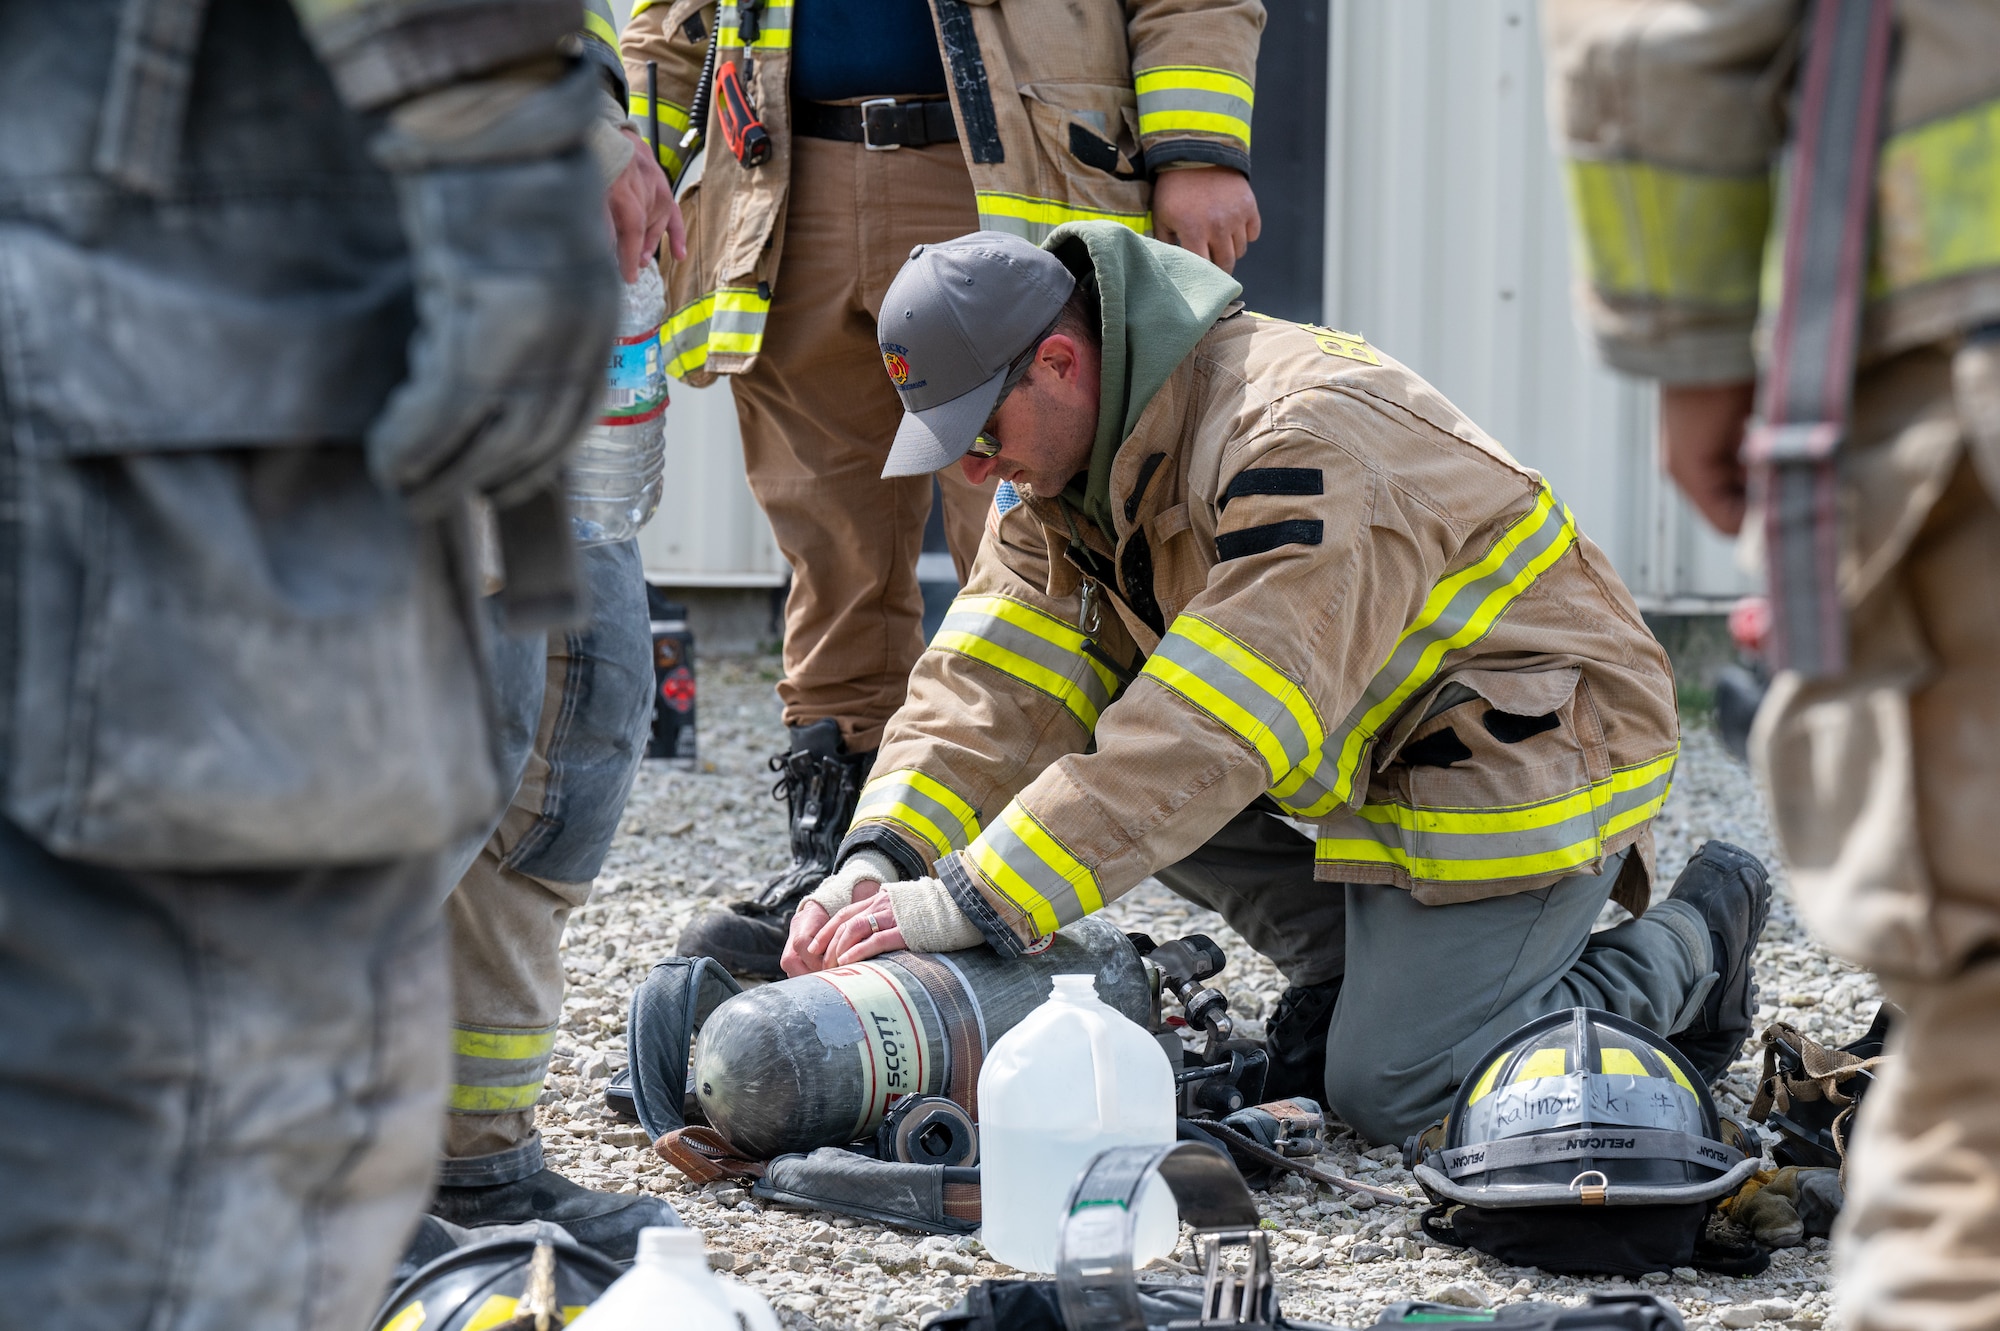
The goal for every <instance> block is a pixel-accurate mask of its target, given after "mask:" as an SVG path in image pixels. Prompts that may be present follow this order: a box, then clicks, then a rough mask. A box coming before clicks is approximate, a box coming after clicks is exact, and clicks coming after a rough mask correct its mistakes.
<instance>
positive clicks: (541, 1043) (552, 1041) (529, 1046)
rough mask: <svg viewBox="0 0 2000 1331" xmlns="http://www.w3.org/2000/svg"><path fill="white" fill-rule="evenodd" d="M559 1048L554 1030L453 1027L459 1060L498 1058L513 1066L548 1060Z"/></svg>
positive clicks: (453, 1048)
mask: <svg viewBox="0 0 2000 1331" xmlns="http://www.w3.org/2000/svg"><path fill="white" fill-rule="evenodd" d="M555 1047H556V1033H555V1030H554V1028H553V1027H552V1028H550V1029H549V1030H546V1031H485V1030H470V1029H467V1028H466V1027H464V1026H454V1027H453V1028H452V1032H451V1050H452V1052H453V1053H454V1054H457V1055H458V1056H459V1057H460V1058H498V1059H505V1060H506V1061H508V1062H510V1063H521V1062H526V1061H528V1060H530V1059H536V1058H546V1057H548V1055H549V1054H550V1053H551V1052H553V1051H554V1049H555Z"/></svg>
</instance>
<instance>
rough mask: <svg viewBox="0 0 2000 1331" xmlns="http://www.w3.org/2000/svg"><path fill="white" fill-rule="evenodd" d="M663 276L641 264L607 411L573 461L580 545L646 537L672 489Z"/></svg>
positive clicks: (614, 362) (617, 347)
mask: <svg viewBox="0 0 2000 1331" xmlns="http://www.w3.org/2000/svg"><path fill="white" fill-rule="evenodd" d="M666 312H667V301H666V291H665V289H664V288H663V287H662V286H661V283H660V270H659V269H658V268H656V267H654V266H653V265H652V264H650V263H648V264H641V265H640V267H639V278H638V280H637V281H635V282H633V283H631V284H630V285H629V286H627V287H626V288H625V300H624V305H623V307H622V309H621V310H620V312H619V315H618V341H617V342H616V343H615V344H614V345H613V346H612V348H611V363H610V366H609V368H608V369H607V370H606V373H605V391H604V406H603V410H602V414H600V415H599V416H598V418H597V422H596V423H595V424H594V425H592V426H591V427H590V428H589V429H588V430H586V431H585V432H584V435H583V438H582V439H580V440H578V441H577V444H576V447H575V448H573V449H571V450H570V456H569V504H570V514H571V520H572V522H573V523H574V524H575V527H576V539H577V541H578V543H579V544H582V545H603V544H606V543H608V542H611V541H623V540H629V539H630V538H632V537H634V536H637V535H638V534H639V528H641V527H643V526H645V525H646V519H648V518H650V517H652V516H653V510H654V509H656V508H658V507H659V506H660V493H661V490H662V489H663V488H664V486H665V483H666V466H667V457H666V442H665V434H664V427H665V424H666V422H665V420H664V419H663V417H664V416H665V414H666V410H667V365H666V357H665V349H664V348H663V347H662V346H661V345H660V323H661V321H662V320H664V319H665V318H666Z"/></svg>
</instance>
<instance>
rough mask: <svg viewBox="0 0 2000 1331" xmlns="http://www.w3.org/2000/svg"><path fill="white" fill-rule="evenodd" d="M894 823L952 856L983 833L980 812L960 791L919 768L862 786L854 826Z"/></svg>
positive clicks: (855, 810)
mask: <svg viewBox="0 0 2000 1331" xmlns="http://www.w3.org/2000/svg"><path fill="white" fill-rule="evenodd" d="M874 822H884V823H894V824H896V825H897V826H898V827H902V828H904V829H906V830H908V831H910V832H912V833H914V834H915V835H916V836H917V837H919V838H920V839H921V840H923V841H924V842H925V843H927V844H928V845H929V846H930V848H931V849H932V850H934V851H936V852H937V853H938V854H939V855H940V856H944V855H949V854H951V853H952V852H953V851H954V850H958V849H960V848H961V847H963V846H965V845H966V844H967V843H968V842H970V841H971V840H972V838H974V837H976V836H978V835H979V812H978V810H976V809H974V808H973V807H972V806H971V805H970V804H968V803H966V802H965V801H964V800H963V799H961V798H959V796H958V794H957V792H955V791H953V790H952V789H951V788H950V787H948V786H946V785H945V784H944V783H943V782H941V781H938V780H936V779H935V778H933V777H930V776H926V775H925V774H924V773H922V772H919V771H917V770H916V769H915V768H910V767H905V768H899V769H898V770H896V771H893V772H885V773H883V774H882V775H881V776H878V777H876V778H875V779H874V780H872V781H870V782H869V783H868V784H867V785H866V786H863V787H862V788H861V798H860V799H859V800H858V801H856V803H855V808H854V821H853V823H852V824H850V828H852V827H859V826H861V825H862V824H863V823H874Z"/></svg>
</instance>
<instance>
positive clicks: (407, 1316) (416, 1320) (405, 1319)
mask: <svg viewBox="0 0 2000 1331" xmlns="http://www.w3.org/2000/svg"><path fill="white" fill-rule="evenodd" d="M426 1320H427V1315H426V1314H425V1312H424V1301H423V1300H422V1299H416V1300H414V1301H412V1302H410V1303H406V1304H404V1305H403V1309H402V1311H401V1312H399V1313H397V1314H396V1315H395V1316H394V1317H391V1318H390V1319H389V1320H388V1321H387V1322H385V1323H383V1325H382V1331H417V1328H418V1327H420V1326H422V1325H423V1324H424V1322H425V1321H426Z"/></svg>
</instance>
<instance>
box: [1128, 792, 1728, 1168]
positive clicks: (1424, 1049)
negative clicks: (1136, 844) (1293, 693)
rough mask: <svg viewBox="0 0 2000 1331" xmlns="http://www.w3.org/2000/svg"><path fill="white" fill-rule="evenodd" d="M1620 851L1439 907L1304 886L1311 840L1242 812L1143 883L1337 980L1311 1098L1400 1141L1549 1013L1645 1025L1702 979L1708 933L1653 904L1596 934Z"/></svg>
mask: <svg viewBox="0 0 2000 1331" xmlns="http://www.w3.org/2000/svg"><path fill="white" fill-rule="evenodd" d="M1622 860H1623V857H1622V856H1620V857H1618V858H1616V859H1614V860H1613V861H1612V862H1611V864H1610V866H1609V867H1608V868H1607V869H1606V871H1605V872H1603V873H1602V874H1598V875H1596V876H1593V877H1581V876H1580V877H1575V878H1565V879H1563V880H1561V881H1560V882H1558V883H1555V884H1554V885H1553V886H1550V887H1545V888H1542V889H1540V890H1539V891H1535V892H1518V893H1515V894H1513V895H1511V896H1504V897H1489V898H1487V899H1486V900H1484V901H1467V902H1461V903H1459V904H1457V905H1451V906H1424V905H1419V904H1418V903H1417V901H1416V899H1415V898H1414V897H1412V896H1411V895H1410V894H1409V893H1408V892H1405V891H1403V890H1402V889H1400V888H1394V887H1380V886H1375V885H1372V884H1361V883H1346V884H1341V883H1321V882H1315V881H1314V880H1313V843H1312V841H1311V840H1310V839H1308V838H1307V837H1306V836H1304V835H1303V834H1302V833H1300V832H1298V831H1297V830H1295V829H1294V828H1292V827H1291V826H1289V825H1288V824H1286V823H1285V822H1283V821H1282V820H1280V819H1278V818H1275V817H1272V816H1271V815H1269V814H1264V813H1260V812H1258V811H1256V810H1254V809H1246V810H1245V811H1244V812H1242V813H1240V814H1238V815H1237V816H1236V817H1235V818H1234V819H1232V820H1231V821H1230V823H1229V824H1228V825H1227V826H1226V827H1224V828H1223V829H1222V831H1221V832H1219V833H1217V834H1216V835H1215V837H1213V838H1212V839H1211V840H1210V841H1209V842H1208V844H1207V845H1205V846H1203V847H1202V848H1201V849H1200V850H1198V851H1196V852H1195V853H1194V854H1192V855H1190V856H1188V857H1187V858H1186V859H1184V860H1182V861H1181V862H1180V863H1178V864H1175V865H1173V866H1171V867H1169V868H1166V869H1162V870H1160V872H1159V874H1158V875H1157V876H1158V878H1159V880H1160V881H1161V882H1163V883H1165V884H1166V885H1167V886H1168V887H1170V888H1172V889H1173V890H1174V891H1175V892H1177V893H1179V894H1180V895H1181V896H1184V897H1186V898H1187V899H1188V900H1190V901H1193V902H1195V903H1196V904H1198V905H1202V906H1206V907H1208V908H1209V909H1211V910H1214V911H1216V912H1217V913H1219V914H1220V915H1221V916H1222V917H1223V918H1224V919H1225V920H1227V921H1228V922H1229V925H1230V927H1231V928H1233V929H1235V930H1236V932H1238V933H1239V934H1242V935H1243V938H1244V941H1246V942H1248V943H1249V944H1250V946H1252V947H1254V948H1256V949H1257V950H1258V951H1259V952H1261V953H1263V954H1264V955H1265V956H1267V957H1269V958H1270V959H1271V960H1272V961H1273V962H1274V963H1276V964H1277V967H1278V969H1279V970H1280V971H1282V972H1284V975H1285V978H1286V980H1287V981H1289V982H1290V983H1292V984H1301V985H1306V984H1323V983H1325V982H1327V981H1330V980H1333V979H1335V978H1337V977H1344V978H1342V984H1341V989H1340V998H1339V1001H1338V1002H1337V1003H1336V1004H1335V1005H1334V1009H1333V1024H1332V1027H1331V1029H1330V1030H1329V1032H1328V1034H1327V1048H1326V1083H1327V1084H1326V1103H1327V1107H1328V1108H1329V1109H1330V1110H1332V1111H1333V1112H1334V1113H1336V1114H1338V1115H1339V1116H1340V1118H1341V1119H1342V1120H1343V1121H1344V1122H1346V1123H1347V1124H1348V1125H1349V1126H1350V1127H1352V1128H1354V1129H1355V1130H1356V1131H1357V1132H1359V1133H1360V1134H1361V1135H1362V1136H1364V1137H1366V1138H1368V1140H1370V1141H1374V1142H1393V1143H1398V1144H1400V1143H1401V1142H1402V1140H1403V1139H1404V1138H1405V1137H1407V1136H1409V1135H1410V1134H1411V1133H1413V1132H1417V1131H1420V1130H1422V1129H1423V1128H1424V1127H1426V1126H1427V1125H1429V1124H1430V1123H1431V1122H1433V1121H1434V1120H1436V1119H1438V1118H1440V1117H1442V1116H1443V1114H1444V1112H1445V1110H1446V1109H1448V1108H1450V1106H1451V1097H1452V1095H1453V1094H1454V1093H1455V1092H1456V1091H1457V1089H1458V1084H1459V1082H1461V1081H1462V1080H1464V1079H1465V1077H1466V1075H1467V1074H1468V1073H1470V1072H1472V1071H1473V1061H1474V1060H1475V1059H1477V1058H1478V1057H1479V1056H1480V1055H1481V1054H1482V1053H1484V1052H1485V1051H1486V1050H1487V1049H1489V1048H1491V1047H1492V1046H1493V1044H1495V1043H1496V1042H1497V1041H1498V1040H1499V1039H1500V1038H1501V1037H1502V1036H1504V1035H1506V1034H1508V1033H1509V1032H1510V1031H1513V1030H1514V1029H1515V1028H1517V1027H1519V1026H1522V1025H1524V1024H1526V1023H1527V1022H1529V1021H1532V1020H1533V1019H1534V1018H1536V1017H1539V1016H1542V1015H1544V1014H1546V1013H1549V1012H1555V1011H1560V1010H1561V1009H1563V1008H1568V1007H1579V1006H1580V1007H1594V1008H1603V1009H1604V1010H1605V1011H1607V1012H1614V1013H1617V1014H1618V1015H1619V1016H1621V1017H1629V1018H1631V1019H1632V1020H1633V1021H1636V1022H1638V1023H1639V1024H1641V1025H1642V1026H1648V1027H1651V1028H1652V1029H1653V1030H1656V1031H1660V1032H1670V1031H1673V1030H1675V1029H1677V1028H1678V1027H1679V1026H1680V1025H1681V1024H1683V1023H1684V1022H1685V1020H1686V1019H1687V1015H1688V1014H1687V1013H1686V1011H1685V1009H1686V1007H1687V1005H1688V998H1689V996H1690V994H1692V993H1693V992H1694V990H1695V988H1696V986H1697V984H1698V983H1699V982H1700V981H1701V980H1702V979H1703V978H1704V977H1705V976H1706V975H1707V974H1708V973H1709V955H1708V953H1709V946H1708V929H1707V926H1706V925H1704V924H1703V923H1702V922H1701V917H1700V915H1699V914H1697V913H1696V912H1695V911H1694V910H1693V909H1691V908H1690V907H1687V906H1683V905H1681V904H1680V903H1679V902H1661V903H1659V904H1657V905H1655V906H1654V907H1653V908H1652V909H1650V910H1648V911H1647V912H1646V914H1645V916H1644V917H1643V918H1641V919H1637V920H1630V921H1627V922H1626V923H1624V924H1620V925H1618V926H1617V927H1616V928H1612V929H1606V930H1604V931H1603V932H1601V933H1595V934H1593V933H1591V931H1590V926H1591V925H1592V923H1594V922H1595V921H1596V919H1597V915H1598V912H1599V911H1600V910H1602V909H1603V907H1604V903H1605V902H1606V901H1607V900H1609V899H1610V896H1611V887H1612V884H1613V882H1614V881H1615V880H1616V879H1617V877H1618V867H1619V865H1620V863H1622Z"/></svg>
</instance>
